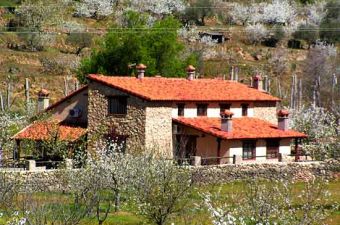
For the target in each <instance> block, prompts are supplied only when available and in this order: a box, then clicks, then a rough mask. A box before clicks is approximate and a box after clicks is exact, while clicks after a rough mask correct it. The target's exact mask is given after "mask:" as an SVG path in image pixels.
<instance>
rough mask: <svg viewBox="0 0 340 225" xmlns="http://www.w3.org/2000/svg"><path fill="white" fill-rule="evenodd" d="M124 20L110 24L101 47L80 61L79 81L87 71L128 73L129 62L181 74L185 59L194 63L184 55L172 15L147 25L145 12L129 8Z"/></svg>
mask: <svg viewBox="0 0 340 225" xmlns="http://www.w3.org/2000/svg"><path fill="white" fill-rule="evenodd" d="M124 23H125V24H124V28H119V27H114V28H112V29H111V31H110V32H109V33H108V34H107V35H105V37H104V38H103V40H102V43H101V45H100V47H99V48H97V49H95V50H94V51H93V52H92V54H91V56H90V57H89V58H86V59H84V60H83V61H82V62H81V66H80V68H79V70H78V79H79V80H80V82H86V79H85V77H86V75H87V74H90V73H101V74H105V75H120V76H128V75H131V74H133V72H134V70H133V68H132V67H131V66H130V65H134V64H138V63H143V64H145V65H147V67H148V68H147V70H146V75H157V74H159V75H162V76H182V75H184V74H185V69H184V68H185V66H186V65H187V64H188V63H191V64H195V63H194V62H195V60H194V57H193V56H192V55H188V56H183V55H185V54H184V45H183V44H182V43H181V42H180V41H179V40H178V34H177V30H178V29H179V28H180V23H179V21H178V20H176V19H175V18H173V17H171V16H169V17H166V18H164V19H163V20H159V21H156V22H155V23H154V24H153V25H152V26H151V27H150V26H148V25H147V23H148V20H147V17H146V16H145V17H144V16H143V15H140V14H138V13H135V12H128V13H126V15H125V20H124Z"/></svg>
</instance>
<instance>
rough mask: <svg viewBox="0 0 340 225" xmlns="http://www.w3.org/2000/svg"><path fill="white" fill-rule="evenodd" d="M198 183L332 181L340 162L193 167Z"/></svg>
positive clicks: (338, 169)
mask: <svg viewBox="0 0 340 225" xmlns="http://www.w3.org/2000/svg"><path fill="white" fill-rule="evenodd" d="M191 168H192V172H193V179H194V181H195V182H197V183H204V184H208V183H226V182H233V181H237V180H244V179H249V178H264V179H288V178H293V179H295V180H301V181H303V180H309V179H311V178H313V177H314V176H315V177H323V178H326V179H332V178H334V177H335V176H336V174H337V173H339V172H340V163H339V161H333V162H312V163H270V164H243V165H230V164H228V165H223V166H200V167H191Z"/></svg>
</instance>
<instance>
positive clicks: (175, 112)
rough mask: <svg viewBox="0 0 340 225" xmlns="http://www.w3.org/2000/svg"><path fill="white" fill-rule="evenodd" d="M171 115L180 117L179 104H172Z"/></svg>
mask: <svg viewBox="0 0 340 225" xmlns="http://www.w3.org/2000/svg"><path fill="white" fill-rule="evenodd" d="M171 117H172V118H177V117H178V108H177V105H174V106H172V111H171Z"/></svg>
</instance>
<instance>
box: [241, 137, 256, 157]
mask: <svg viewBox="0 0 340 225" xmlns="http://www.w3.org/2000/svg"><path fill="white" fill-rule="evenodd" d="M255 156H256V142H255V141H244V142H243V154H242V158H243V159H255Z"/></svg>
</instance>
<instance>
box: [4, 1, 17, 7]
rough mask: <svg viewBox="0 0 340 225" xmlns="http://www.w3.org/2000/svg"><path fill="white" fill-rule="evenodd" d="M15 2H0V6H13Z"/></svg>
mask: <svg viewBox="0 0 340 225" xmlns="http://www.w3.org/2000/svg"><path fill="white" fill-rule="evenodd" d="M17 2H18V1H17V0H0V6H15V5H17Z"/></svg>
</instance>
